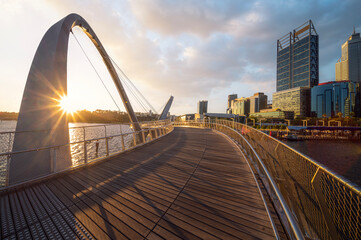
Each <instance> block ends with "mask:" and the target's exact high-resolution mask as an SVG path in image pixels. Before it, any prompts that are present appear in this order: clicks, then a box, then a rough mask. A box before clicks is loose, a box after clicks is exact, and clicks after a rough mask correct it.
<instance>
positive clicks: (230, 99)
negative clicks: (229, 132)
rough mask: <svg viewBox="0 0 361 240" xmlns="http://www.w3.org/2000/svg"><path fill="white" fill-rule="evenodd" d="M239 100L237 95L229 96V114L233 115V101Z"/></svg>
mask: <svg viewBox="0 0 361 240" xmlns="http://www.w3.org/2000/svg"><path fill="white" fill-rule="evenodd" d="M236 98H237V94H230V95H228V102H227V111H226V112H227V113H228V114H232V101H233V100H235V99H236Z"/></svg>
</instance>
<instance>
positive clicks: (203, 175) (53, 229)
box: [0, 14, 361, 239]
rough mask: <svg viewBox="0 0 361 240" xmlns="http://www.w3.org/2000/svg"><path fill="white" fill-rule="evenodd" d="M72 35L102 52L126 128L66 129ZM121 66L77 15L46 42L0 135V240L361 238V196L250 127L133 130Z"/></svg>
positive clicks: (179, 125) (221, 124)
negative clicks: (12, 121)
mask: <svg viewBox="0 0 361 240" xmlns="http://www.w3.org/2000/svg"><path fill="white" fill-rule="evenodd" d="M74 27H79V28H80V29H81V30H82V31H83V32H84V33H85V34H86V35H87V36H88V37H89V38H90V40H91V41H92V42H93V44H94V46H95V47H96V48H97V50H98V52H99V54H100V56H101V57H102V59H103V61H104V63H105V65H106V67H107V69H108V72H109V73H110V75H111V77H112V80H113V82H114V85H115V87H116V89H117V91H118V93H119V96H120V97H121V99H122V102H123V104H124V107H125V109H126V111H127V113H128V116H129V119H130V121H131V124H130V126H131V127H132V130H130V131H127V132H122V126H120V129H119V128H118V129H119V130H120V131H119V132H118V133H112V134H108V132H107V128H108V126H107V125H104V134H103V135H102V136H101V137H99V136H97V137H91V138H89V137H88V134H86V132H87V131H86V128H85V127H80V128H76V129H70V131H69V128H68V126H69V125H68V121H69V119H68V117H67V115H66V114H65V113H64V111H61V109H60V107H59V100H60V99H62V98H63V97H64V96H66V93H67V72H66V69H67V67H66V66H67V49H68V40H69V34H70V33H71V32H72V29H73V28H74ZM79 45H80V44H79ZM80 47H81V46H80ZM116 67H117V65H116V64H115V62H114V61H113V60H112V59H111V58H110V56H109V55H108V54H107V52H106V51H105V48H104V47H103V45H102V44H101V42H100V41H99V39H98V37H97V36H96V34H95V32H94V31H93V30H92V28H91V27H90V25H89V24H88V23H87V22H86V21H85V19H83V18H82V17H81V16H79V15H77V14H70V15H68V16H66V17H65V18H63V19H62V20H60V21H59V22H57V23H56V24H54V25H53V26H52V27H51V28H49V30H48V31H47V32H46V34H45V35H44V37H43V39H42V41H41V43H40V45H39V47H38V50H37V52H36V54H35V57H34V60H33V63H32V66H31V67H30V72H29V75H28V79H27V83H26V86H25V90H24V95H23V99H22V103H21V107H20V111H19V118H18V122H17V126H16V132H8V133H0V223H1V224H0V238H1V239H45V238H47V239H273V238H275V239H361V193H360V188H359V187H358V186H353V185H352V183H349V182H347V181H345V180H344V179H343V178H342V177H340V176H337V175H336V174H335V173H333V172H332V171H330V170H328V169H327V168H326V167H324V166H322V165H320V164H318V163H317V162H315V161H313V160H312V159H310V158H308V157H307V156H304V155H302V154H300V153H298V152H297V151H295V150H293V149H291V148H289V147H288V146H286V145H285V144H283V143H282V142H279V141H277V140H276V139H274V138H272V137H269V136H267V135H266V134H264V133H262V132H260V131H257V130H255V129H253V128H252V127H249V126H247V125H243V124H240V123H235V122H230V121H223V120H216V121H203V122H170V121H169V120H164V121H155V122H146V123H140V122H138V119H137V116H136V115H135V113H134V110H133V108H132V105H131V104H130V101H129V98H128V96H127V94H126V92H125V90H124V87H123V84H122V82H121V81H122V79H123V81H124V78H126V77H124V76H125V74H124V73H123V72H122V70H121V69H120V68H119V67H118V68H119V69H118V71H117V70H116V69H117V68H116ZM100 80H101V79H100ZM125 80H126V79H125ZM108 92H109V91H108ZM171 99H172V98H171ZM146 102H147V100H146ZM171 102H172V100H170V101H169V102H168V104H167V105H166V107H165V109H164V111H163V113H162V116H161V118H160V119H164V118H163V117H165V116H166V115H167V112H168V110H169V107H170V104H171ZM128 129H129V128H128ZM71 131H77V132H78V134H77V135H78V136H80V137H79V138H78V139H77V140H75V141H74V140H72V139H71V136H70V134H69V132H71ZM4 141H5V142H6V143H8V148H7V149H8V150H7V151H5V152H4V151H3V152H1V148H2V147H3V146H5V148H6V143H5V145H4V144H2V143H4Z"/></svg>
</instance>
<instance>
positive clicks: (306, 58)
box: [276, 20, 319, 92]
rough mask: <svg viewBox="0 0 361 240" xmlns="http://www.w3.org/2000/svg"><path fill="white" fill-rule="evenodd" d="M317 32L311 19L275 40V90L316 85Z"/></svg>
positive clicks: (317, 73)
mask: <svg viewBox="0 0 361 240" xmlns="http://www.w3.org/2000/svg"><path fill="white" fill-rule="evenodd" d="M318 75H319V72H318V34H317V32H316V29H315V27H314V26H313V23H312V21H311V20H309V21H307V22H306V23H304V24H302V25H301V26H299V27H298V28H296V29H294V30H293V31H292V32H290V33H288V34H286V35H285V36H283V37H281V38H280V39H278V40H277V86H276V89H277V92H278V91H283V90H286V89H290V88H294V87H313V86H316V85H318V78H319V77H318Z"/></svg>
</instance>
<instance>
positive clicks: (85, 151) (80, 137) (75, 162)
mask: <svg viewBox="0 0 361 240" xmlns="http://www.w3.org/2000/svg"><path fill="white" fill-rule="evenodd" d="M140 124H141V126H142V130H141V131H138V132H135V131H133V130H132V129H131V127H124V126H126V125H128V124H110V125H105V124H102V125H91V126H81V127H72V128H69V132H70V142H69V143H68V144H64V145H59V146H50V147H37V148H33V149H25V150H22V151H17V152H13V151H11V149H12V141H13V138H14V135H15V134H22V133H27V132H3V133H0V136H7V138H2V139H6V142H7V143H8V144H9V146H7V147H6V149H7V151H5V152H1V151H0V190H4V189H5V188H7V187H12V186H9V169H10V164H11V158H12V156H14V155H18V154H25V153H30V152H32V153H40V154H41V152H42V151H49V150H51V151H50V152H51V160H50V161H51V173H50V174H48V175H46V176H50V175H53V174H56V173H59V172H58V171H57V170H56V166H57V165H56V164H57V160H58V159H61V158H62V157H63V156H62V155H63V154H64V152H66V151H69V148H70V153H71V160H72V166H71V167H70V168H68V169H65V170H62V171H61V172H64V171H68V170H71V169H74V168H78V167H82V166H84V165H87V164H90V163H94V162H97V161H99V160H102V159H104V158H108V157H111V156H114V155H117V154H119V153H121V152H124V151H128V150H130V149H133V148H136V147H138V146H141V145H144V144H146V143H149V142H152V141H153V140H155V139H158V138H160V137H162V136H164V135H166V134H168V133H170V132H171V131H172V130H173V125H172V123H171V122H170V121H169V120H163V121H151V122H142V123H140ZM129 126H130V124H129ZM94 128H99V129H98V131H95V132H94V131H90V129H94ZM114 128H115V129H119V131H115V129H114ZM47 131H49V130H47ZM72 136H76V137H72ZM99 136H100V137H99ZM0 139H1V138H0ZM0 143H1V141H0ZM46 176H39V178H43V177H46ZM32 180H36V179H31V181H32ZM21 184H22V183H21Z"/></svg>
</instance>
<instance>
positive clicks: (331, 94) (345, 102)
mask: <svg viewBox="0 0 361 240" xmlns="http://www.w3.org/2000/svg"><path fill="white" fill-rule="evenodd" d="M311 111H312V115H313V116H317V117H318V118H321V117H323V115H326V117H337V116H338V113H339V112H340V113H342V116H344V117H346V116H355V117H361V91H360V83H355V82H350V81H343V82H340V81H338V82H326V83H321V84H319V85H318V86H316V87H314V88H312V90H311Z"/></svg>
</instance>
